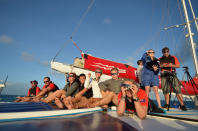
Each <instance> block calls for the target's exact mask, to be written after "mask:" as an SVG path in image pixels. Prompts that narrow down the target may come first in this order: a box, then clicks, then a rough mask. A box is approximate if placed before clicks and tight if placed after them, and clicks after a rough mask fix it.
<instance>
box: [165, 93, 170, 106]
mask: <svg viewBox="0 0 198 131" xmlns="http://www.w3.org/2000/svg"><path fill="white" fill-rule="evenodd" d="M164 97H165V101H166V104H169V94H164Z"/></svg>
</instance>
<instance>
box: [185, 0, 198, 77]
mask: <svg viewBox="0 0 198 131" xmlns="http://www.w3.org/2000/svg"><path fill="white" fill-rule="evenodd" d="M181 1H182V5H183V8H184V16H185V19H186V25H187V28H188V33H189V40H190V45H191V49H192V55H193V61H194V64H195V75H196V76H198V65H197V56H196V52H195V45H194V42H193V37H192V32H191V28H190V23H189V19H188V13H187V9H186V4H185V0H181Z"/></svg>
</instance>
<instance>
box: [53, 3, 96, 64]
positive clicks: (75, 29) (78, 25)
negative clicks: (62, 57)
mask: <svg viewBox="0 0 198 131" xmlns="http://www.w3.org/2000/svg"><path fill="white" fill-rule="evenodd" d="M94 2H95V0H91V2H90V4H89V5H88V7H87V9H86V11H85V12H84V13H83V15H82V17H81V18H80V21H79V23H78V24H77V26H76V27H75V28H74V31H73V32H72V33H71V36H70V38H72V36H74V35H75V33H76V32H77V31H78V29H79V27H80V25H81V24H82V22H83V20H84V18H85V17H86V15H87V14H88V12H89V10H90V9H91V7H92V6H93V4H94ZM70 38H69V39H68V40H67V41H66V42H65V43H64V44H63V46H62V48H60V49H59V51H58V52H57V53H56V55H55V57H54V58H53V59H52V61H54V60H55V59H56V57H57V56H58V55H59V54H60V52H61V51H62V50H63V48H65V46H66V45H67V44H68V43H69V41H70Z"/></svg>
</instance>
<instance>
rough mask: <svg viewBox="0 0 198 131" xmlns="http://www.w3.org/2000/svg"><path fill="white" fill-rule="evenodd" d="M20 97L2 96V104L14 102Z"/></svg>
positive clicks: (0, 99)
mask: <svg viewBox="0 0 198 131" xmlns="http://www.w3.org/2000/svg"><path fill="white" fill-rule="evenodd" d="M17 97H20V96H19V95H0V102H14V101H15V100H16V99H17Z"/></svg>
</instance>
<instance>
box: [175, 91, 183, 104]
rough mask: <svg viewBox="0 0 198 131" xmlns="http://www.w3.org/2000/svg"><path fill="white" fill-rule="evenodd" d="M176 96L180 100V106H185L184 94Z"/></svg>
mask: <svg viewBox="0 0 198 131" xmlns="http://www.w3.org/2000/svg"><path fill="white" fill-rule="evenodd" d="M176 96H177V99H178V100H179V103H180V105H181V106H183V105H184V101H183V98H182V94H177V95H176Z"/></svg>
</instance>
